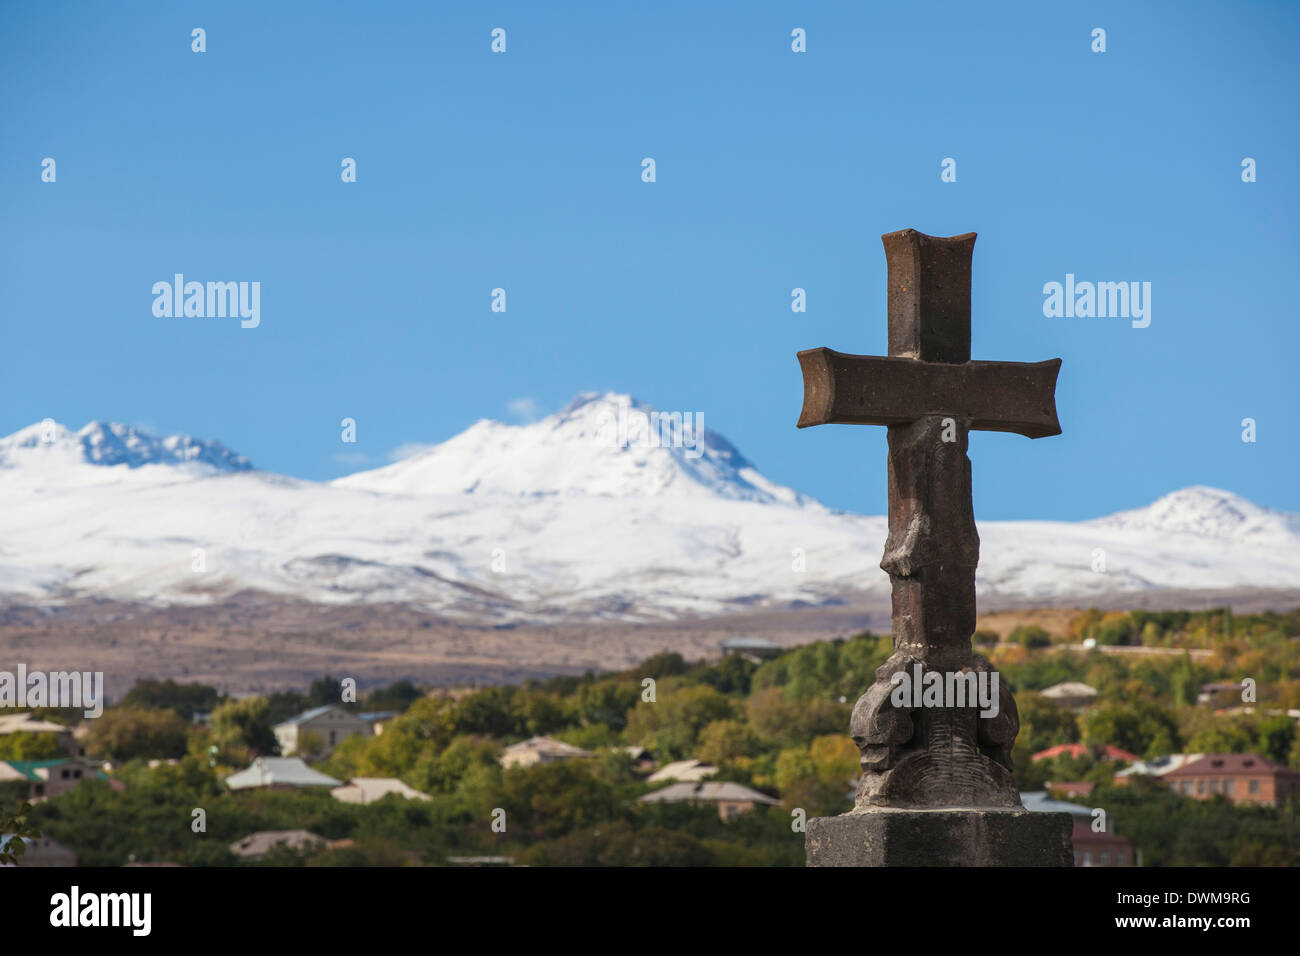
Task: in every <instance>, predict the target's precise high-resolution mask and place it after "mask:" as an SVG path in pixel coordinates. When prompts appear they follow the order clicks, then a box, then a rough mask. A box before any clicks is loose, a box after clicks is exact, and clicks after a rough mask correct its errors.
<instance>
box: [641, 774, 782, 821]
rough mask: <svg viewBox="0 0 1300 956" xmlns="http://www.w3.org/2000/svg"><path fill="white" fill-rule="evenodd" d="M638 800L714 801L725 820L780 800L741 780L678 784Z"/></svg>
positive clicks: (705, 802)
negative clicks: (747, 785)
mask: <svg viewBox="0 0 1300 956" xmlns="http://www.w3.org/2000/svg"><path fill="white" fill-rule="evenodd" d="M637 802H638V803H694V804H711V805H713V806H716V807H717V808H718V816H719V817H721V818H722V819H723V820H733V819H735V818H736V817H737V816H739V815H740V814H742V813H748V812H749V811H750V810H753V809H754V807H756V806H775V805H776V804H777V803H779V802H780V801H778V800H776V799H775V798H774V797H769V796H768V795H767V794H765V793H759V792H758V791H757V790H752V789H750V788H749V787H746V786H744V785H743V784H739V783H730V782H726V781H716V782H715V781H705V782H701V783H674V784H672V785H670V786H667V787H664V788H663V789H662V790H656V791H655V792H654V793H647V794H646V795H645V796H643V797H638V798H637Z"/></svg>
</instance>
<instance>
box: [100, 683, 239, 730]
mask: <svg viewBox="0 0 1300 956" xmlns="http://www.w3.org/2000/svg"><path fill="white" fill-rule="evenodd" d="M220 702H221V694H220V692H218V691H217V689H216V688H215V687H210V686H209V685H207V684H178V683H176V682H175V681H174V680H172V679H171V678H168V679H167V680H162V681H160V680H153V679H152V678H148V677H142V678H140V679H139V680H137V681H136V682H135V684H134V686H132V688H131V689H130V690H129V691H127V692H126V696H125V697H123V698H122V703H121V705H120V706H122V707H127V708H135V709H140V710H173V711H175V712H176V713H178V714H180V715H181V717H183V718H184V719H185V720H187V721H188V720H193V719H194V715H195V714H196V713H199V712H202V713H208V712H209V711H211V710H213V709H214V708H215V707H216V706H217V704H219V703H220Z"/></svg>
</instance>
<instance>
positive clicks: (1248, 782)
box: [1163, 754, 1300, 807]
mask: <svg viewBox="0 0 1300 956" xmlns="http://www.w3.org/2000/svg"><path fill="white" fill-rule="evenodd" d="M1163 779H1164V780H1165V782H1167V783H1168V784H1169V786H1170V788H1171V789H1172V790H1173V791H1174V792H1175V793H1181V794H1182V795H1183V796H1185V797H1195V798H1196V799H1198V800H1208V799H1209V798H1210V797H1212V796H1214V795H1216V794H1222V795H1223V796H1225V797H1227V798H1228V799H1229V800H1231V801H1232V802H1233V803H1240V804H1260V805H1262V806H1267V807H1275V806H1277V805H1279V804H1280V803H1282V802H1284V801H1285V800H1286V799H1287V797H1292V796H1298V795H1300V773H1296V772H1295V771H1294V770H1292V769H1290V768H1289V767H1284V766H1282V765H1281V764H1278V763H1274V762H1273V761H1271V760H1268V759H1266V758H1264V757H1261V756H1259V754H1205V755H1204V756H1203V757H1201V759H1200V760H1193V761H1191V762H1190V763H1185V764H1183V766H1181V767H1179V768H1178V769H1177V770H1171V771H1169V772H1168V773H1166V774H1165V775H1164V777H1163Z"/></svg>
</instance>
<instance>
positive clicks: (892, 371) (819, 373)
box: [799, 229, 1061, 835]
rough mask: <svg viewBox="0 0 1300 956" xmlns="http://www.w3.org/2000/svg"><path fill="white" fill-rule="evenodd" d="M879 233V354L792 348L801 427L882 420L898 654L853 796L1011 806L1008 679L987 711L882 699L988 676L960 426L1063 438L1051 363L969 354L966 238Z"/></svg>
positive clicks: (869, 720)
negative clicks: (884, 310)
mask: <svg viewBox="0 0 1300 956" xmlns="http://www.w3.org/2000/svg"><path fill="white" fill-rule="evenodd" d="M882 240H883V242H884V245H885V256H886V259H887V262H888V267H889V356H888V357H879V356H863V355H846V354H843V353H840V352H834V351H832V350H830V349H825V348H819V349H809V350H807V351H803V352H800V353H799V363H800V366H801V368H802V370H803V378H804V405H803V412H802V414H801V416H800V418H799V427H800V428H806V427H808V426H810V425H820V424H826V423H846V424H860V425H886V426H888V428H889V537H888V540H887V541H886V542H885V555H884V559H883V560H882V561H881V563H880V566H881V567H882V568H883V569H884V570H885V571H887V572H888V573H889V576H890V579H891V582H892V585H893V637H894V653H893V655H892V656H891V657H890V659H889V660H888V661H887V662H886V663H885V664H884V665H882V666H881V667H880V668H879V669H878V670H877V672H876V681H875V683H874V684H873V685H872V686H871V687H870V688H869V689H868V690H867V692H866V693H865V694H864V695H863V696H862V697H861V698H860V699H859V700H858V702H857V705H856V706H855V707H854V711H853V718H852V724H851V731H852V734H853V737H854V740H855V741H856V742H857V745H858V748H859V749H860V750H861V752H862V770H863V776H862V779H861V782H860V784H859V787H858V792H857V801H856V803H857V806H858V808H859V809H864V808H871V807H894V808H909V809H921V808H954V807H958V808H1015V809H1017V810H1018V809H1019V808H1020V798H1019V794H1018V793H1017V792H1016V789H1015V786H1014V784H1013V783H1012V780H1011V746H1012V743H1013V742H1014V740H1015V736H1016V733H1017V731H1018V730H1019V717H1018V715H1017V713H1016V707H1015V701H1014V699H1013V698H1012V696H1011V693H1010V691H1009V690H1008V689H1007V688H1005V687H1004V686H1000V687H999V696H998V706H997V708H996V711H997V712H996V715H988V714H987V713H986V714H984V715H981V711H980V708H979V706H970V705H969V704H964V705H962V706H953V705H952V704H951V702H950V701H949V702H948V703H946V704H942V705H931V706H919V705H917V706H902V705H899V704H897V703H895V702H894V701H893V700H892V699H891V698H893V697H894V696H895V695H894V694H893V693H892V692H893V691H894V689H895V686H896V676H897V675H899V674H900V672H901V673H903V674H906V675H907V676H908V678H909V679H910V678H911V677H912V675H914V674H925V675H927V676H928V675H929V673H930V672H938V673H939V674H940V676H941V677H942V678H944V679H945V684H946V685H947V686H953V681H952V680H948V679H947V678H949V677H950V676H951V675H958V677H959V679H964V678H961V677H960V675H971V674H974V675H979V674H980V673H983V674H985V675H988V674H990V673H991V667H990V665H989V663H988V662H987V661H986V660H984V659H983V658H982V657H979V656H978V655H976V654H974V653H973V652H972V648H971V637H972V635H973V634H974V631H975V568H976V565H977V564H978V562H979V535H978V533H977V532H976V529H975V514H974V506H973V501H972V497H971V465H970V459H969V458H967V456H966V451H967V440H968V435H969V432H970V430H971V429H983V430H991V431H1007V432H1017V433H1019V434H1021V435H1026V436H1028V437H1030V438H1042V437H1045V436H1048V435H1057V434H1060V431H1061V428H1060V425H1059V423H1058V422H1057V418H1056V403H1055V388H1056V376H1057V372H1058V371H1059V369H1060V366H1061V362H1060V360H1059V359H1053V360H1051V361H1048V362H1038V363H1023V362H972V361H971V358H970V343H971V325H970V312H971V309H970V283H971V256H972V253H973V252H974V248H975V234H974V233H967V234H966V235H962V236H953V237H951V238H938V237H934V236H927V235H924V234H922V233H919V232H917V231H915V230H913V229H905V230H903V231H901V232H893V233H889V234H887V235H885V236H883V237H882ZM971 683H972V684H973V683H974V681H971ZM968 686H969V685H968ZM917 696H918V697H919V696H920V694H919V688H918V693H917ZM913 703H915V702H913ZM809 832H810V835H811V832H812V831H811V830H810V831H809Z"/></svg>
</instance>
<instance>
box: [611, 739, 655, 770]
mask: <svg viewBox="0 0 1300 956" xmlns="http://www.w3.org/2000/svg"><path fill="white" fill-rule="evenodd" d="M618 749H619V750H621V751H622V752H623V753H625V754H627V755H628V756H629V757H631V758H632V765H633V766H634V767H636V769H637V770H650V769H652V768H653V767H654V765H655V758H654V754H652V753H651V752H650V751H648V750H646V749H645V748H644V747H638V746H635V745H633V746H630V747H619V748H618Z"/></svg>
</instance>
